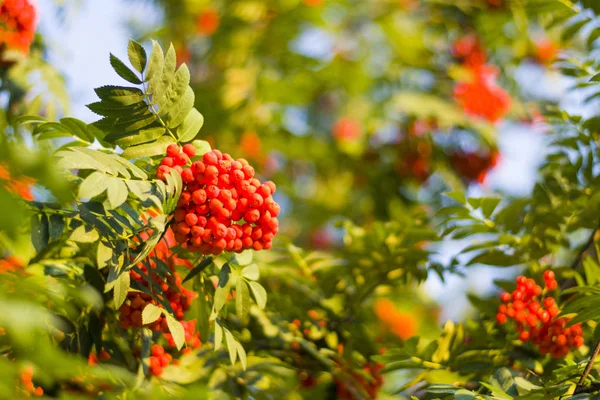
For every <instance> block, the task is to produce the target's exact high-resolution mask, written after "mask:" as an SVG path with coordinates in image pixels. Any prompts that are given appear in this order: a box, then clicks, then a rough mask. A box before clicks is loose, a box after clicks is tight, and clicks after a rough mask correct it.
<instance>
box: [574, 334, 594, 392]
mask: <svg viewBox="0 0 600 400" xmlns="http://www.w3.org/2000/svg"><path fill="white" fill-rule="evenodd" d="M599 353H600V340H599V341H598V342H597V343H596V347H595V348H594V351H593V352H592V355H591V357H590V360H589V361H588V363H587V365H586V366H585V369H584V370H583V375H581V378H579V382H577V386H576V387H575V392H573V394H578V393H581V391H582V390H583V389H584V386H583V383H584V382H585V380H586V379H587V377H588V375H589V374H590V372H591V371H592V367H593V366H594V361H595V360H596V357H597V356H598V354H599Z"/></svg>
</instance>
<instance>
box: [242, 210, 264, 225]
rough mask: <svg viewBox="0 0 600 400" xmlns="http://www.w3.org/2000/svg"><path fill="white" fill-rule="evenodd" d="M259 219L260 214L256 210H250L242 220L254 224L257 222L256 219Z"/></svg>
mask: <svg viewBox="0 0 600 400" xmlns="http://www.w3.org/2000/svg"><path fill="white" fill-rule="evenodd" d="M259 218H260V212H259V211H258V210H250V211H247V212H246V214H244V219H245V220H246V222H250V223H253V222H256V221H258V219H259Z"/></svg>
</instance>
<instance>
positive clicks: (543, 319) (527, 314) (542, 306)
mask: <svg viewBox="0 0 600 400" xmlns="http://www.w3.org/2000/svg"><path fill="white" fill-rule="evenodd" d="M544 281H545V288H546V291H547V292H551V291H553V290H555V289H556V288H557V282H556V279H555V276H554V272H552V271H545V272H544ZM516 282H517V288H516V289H515V290H514V291H513V292H512V293H508V292H504V293H502V295H501V296H500V299H501V300H502V303H503V304H500V306H499V307H498V313H497V314H496V321H497V322H498V323H499V324H501V325H502V324H505V323H506V322H507V320H508V319H512V320H514V321H515V325H516V328H517V331H518V332H519V339H520V340H521V341H523V342H526V341H531V342H532V343H533V344H535V345H537V346H538V348H539V352H540V354H542V355H546V354H548V353H549V354H550V355H551V356H552V357H555V358H559V357H564V356H565V355H567V353H569V351H570V349H571V348H577V347H581V346H582V345H583V343H584V340H583V336H582V329H581V325H580V324H574V325H572V326H571V327H569V328H567V327H566V325H567V323H568V322H569V319H568V318H556V316H557V315H558V312H559V310H558V306H557V304H556V302H555V300H554V298H552V297H539V296H541V294H542V292H543V291H542V288H541V287H540V286H539V285H537V284H536V282H535V280H533V279H531V278H526V277H524V276H519V277H517V280H516Z"/></svg>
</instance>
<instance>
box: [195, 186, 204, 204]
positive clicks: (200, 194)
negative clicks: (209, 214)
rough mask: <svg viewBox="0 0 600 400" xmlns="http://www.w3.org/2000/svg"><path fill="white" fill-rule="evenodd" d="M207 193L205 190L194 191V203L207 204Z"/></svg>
mask: <svg viewBox="0 0 600 400" xmlns="http://www.w3.org/2000/svg"><path fill="white" fill-rule="evenodd" d="M206 197H207V196H206V191H205V190H204V189H198V190H194V192H193V193H192V201H193V202H194V203H196V204H202V203H204V202H206Z"/></svg>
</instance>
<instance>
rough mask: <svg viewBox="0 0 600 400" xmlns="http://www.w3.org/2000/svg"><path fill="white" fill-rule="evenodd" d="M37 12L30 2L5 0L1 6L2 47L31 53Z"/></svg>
mask: <svg viewBox="0 0 600 400" xmlns="http://www.w3.org/2000/svg"><path fill="white" fill-rule="evenodd" d="M36 18H37V11H36V9H35V6H34V5H33V3H32V2H31V1H28V0H4V1H3V2H2V3H1V4H0V45H4V46H6V48H8V49H10V50H19V51H21V52H23V53H29V46H30V45H31V42H33V38H34V36H35V27H36V24H37V20H36Z"/></svg>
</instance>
